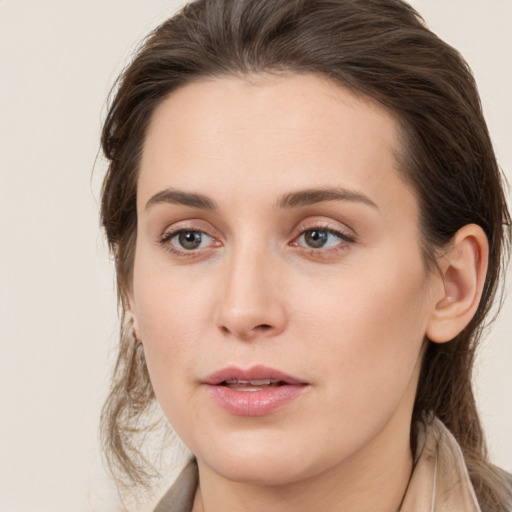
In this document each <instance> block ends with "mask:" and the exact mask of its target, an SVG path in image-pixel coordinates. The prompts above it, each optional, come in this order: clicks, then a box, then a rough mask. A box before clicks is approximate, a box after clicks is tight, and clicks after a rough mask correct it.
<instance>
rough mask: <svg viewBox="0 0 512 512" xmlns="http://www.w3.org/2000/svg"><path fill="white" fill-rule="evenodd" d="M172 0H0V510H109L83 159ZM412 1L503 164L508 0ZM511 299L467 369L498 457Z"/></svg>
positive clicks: (93, 232)
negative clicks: (448, 49) (476, 96)
mask: <svg viewBox="0 0 512 512" xmlns="http://www.w3.org/2000/svg"><path fill="white" fill-rule="evenodd" d="M180 4H181V2H177V1H170V0H168V1H165V0H104V1H99V0H96V1H88V2H85V1H78V0H75V1H73V0H60V1H59V0H32V1H30V0H0V205H1V215H0V315H1V322H0V347H1V351H0V403H1V409H0V512H46V511H48V512H68V511H73V512H85V511H100V512H101V511H113V510H120V508H119V507H118V505H117V499H116V497H115V494H114V492H113V491H112V489H111V488H110V486H109V484H108V479H107V477H106V476H105V474H104V472H103V470H102V467H101V463H100V455H99V447H98V436H97V429H98V415H99V409H100V405H101V402H102V399H103V397H104V395H105V393H106V388H107V383H108V374H109V369H110V365H111V363H112V351H113V347H114V344H115V341H116V331H117V318H116V306H115V297H114V291H113V274H112V266H111V263H110V261H109V258H108V255H107V252H106V249H105V244H104V242H103V238H102V234H101V233H100V232H99V229H98V215H97V212H98V190H99V185H100V181H101V176H102V174H103V170H104V163H103V162H102V161H101V159H99V160H98V162H97V164H96V166H95V173H94V175H92V170H93V167H94V164H95V157H96V153H97V150H98V138H99V129H100V123H101V119H102V118H103V115H104V113H105V108H104V100H105V97H106V95H107V91H108V90H109V86H110V84H111V83H112V82H113V80H114V78H115V76H116V74H117V73H118V72H119V71H120V70H121V68H122V66H123V63H126V61H127V59H128V57H129V55H130V52H131V50H133V48H134V47H135V45H136V42H137V41H139V40H140V38H141V37H142V36H143V35H144V34H145V33H146V32H147V31H148V30H149V29H150V28H152V27H154V26H155V25H156V24H157V23H158V22H159V21H161V20H163V19H164V18H165V17H167V16H168V15H169V14H170V13H171V12H172V11H173V10H175V9H176V7H177V6H178V5H180ZM413 5H415V6H416V7H417V8H418V9H419V10H420V12H421V13H423V15H424V17H425V18H426V20H427V21H428V22H429V24H430V26H431V27H432V28H433V29H434V30H435V31H437V32H438V33H439V34H440V35H441V36H442V37H444V38H445V39H447V40H448V41H449V42H450V43H452V44H453V45H454V46H456V47H457V48H459V49H460V50H461V51H462V53H463V54H464V55H465V57H466V58H467V59H468V61H469V62H470V64H471V66H472V67H473V69H474V72H475V74H476V77H477V81H478V82H479V84H480V90H481V94H482V97H483V105H484V110H485V112H486V114H487V119H488V122H489V125H490V130H491V132H492V135H493V139H494V142H495V145H496V150H497V153H498V156H499V158H500V161H501V165H502V167H503V168H504V169H505V171H506V172H507V174H508V175H509V177H510V176H512V144H511V137H512V124H511V118H512V94H511V91H512V63H511V56H510V48H511V47H512V34H511V30H510V26H511V22H512V1H510V0H486V1H485V2H484V1H482V0H415V1H414V2H413ZM509 288H510V287H509ZM511 308H512V306H511V302H510V301H509V302H507V303H506V304H505V307H504V310H503V312H502V316H501V320H500V321H499V322H498V324H497V325H496V327H495V329H494V331H493V333H492V335H491V336H490V337H489V339H488V342H487V344H486V345H485V347H484V348H483V350H482V351H481V353H480V357H479V361H478V378H477V381H476V385H477V390H478V398H479V405H480V409H481V411H482V414H483V419H484V423H485V426H486V429H487V432H488V437H489V444H490V448H491V453H492V455H493V458H494V459H495V461H496V462H497V463H498V464H500V465H501V466H503V467H504V468H506V469H508V470H509V471H511V470H512V435H510V432H512V410H511V407H510V404H511V398H512V374H511V372H510V367H511V363H512V343H511V342H510V337H511V334H512V321H511V318H512V315H511V312H512V310H511Z"/></svg>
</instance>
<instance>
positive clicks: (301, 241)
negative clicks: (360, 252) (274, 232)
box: [296, 228, 354, 249]
mask: <svg viewBox="0 0 512 512" xmlns="http://www.w3.org/2000/svg"><path fill="white" fill-rule="evenodd" d="M353 241H354V239H353V238H352V237H350V236H348V235H347V234H345V233H342V232H340V231H335V230H333V229H327V228H313V229H307V230H305V231H303V232H302V233H301V234H300V235H299V237H298V238H297V239H296V245H299V246H302V247H307V248H309V249H329V248H333V247H337V246H340V245H342V246H343V245H347V244H348V243H350V242H353Z"/></svg>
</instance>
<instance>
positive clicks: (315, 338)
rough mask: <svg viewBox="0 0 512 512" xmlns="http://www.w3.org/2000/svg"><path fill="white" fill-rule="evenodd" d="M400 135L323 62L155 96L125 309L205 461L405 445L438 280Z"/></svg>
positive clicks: (281, 458) (272, 467) (274, 466)
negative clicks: (323, 71) (325, 71)
mask: <svg viewBox="0 0 512 512" xmlns="http://www.w3.org/2000/svg"><path fill="white" fill-rule="evenodd" d="M399 151H400V145H399V141H398V135H397V124H396V123H395V121H394V119H393V118H392V117H391V116H390V115H389V114H388V113H387V112H386V111H385V110H384V109H383V108H381V107H380V106H378V105H376V104H375V103H373V102H371V101H370V100H365V99H364V98H361V97H356V96H354V95H353V94H352V93H351V92H349V91H348V90H346V89H343V88H341V87H339V86H336V85H333V84H331V83H329V82H327V81H325V80H323V79H321V78H319V77H316V76H313V75H301V76H292V75H290V76H282V77H279V78H277V77H268V76H253V77H250V79H240V78H219V79H215V80H211V81H202V82H197V83H194V84H191V85H188V86H186V87H184V88H182V89H180V90H178V91H176V92H174V93H173V94H172V95H170V96H169V97H168V98H167V99H166V100H165V101H164V102H163V103H162V104H161V105H160V106H159V107H158V108H157V109H156V111H155V113H154V116H153V119H152V122H151V124H150V126H149V129H148V132H147V139H146V142H145V146H144V150H143V154H142V160H141V167H140V178H139V183H138V231H137V245H136V255H135V267H134V278H133V289H132V291H131V309H132V311H133V314H134V318H135V326H136V331H137V335H138V336H139V337H140V339H141V340H142V342H143V345H144V351H145V355H146V360H147V365H148V369H149V373H150V376H151V380H152V383H153V387H154V390H155V393H156V396H157V398H158V401H159V403H160V404H161V406H162V408H163V410H164V412H165V414H166V415H167V417H168V419H169V421H170V422H171V424H172V425H173V426H174V428H175V430H176V431H177V433H178V435H179V436H180V437H181V438H182V439H183V441H184V442H185V443H186V444H187V445H188V447H189V448H190V449H191V450H192V452H193V453H194V454H195V455H196V457H197V458H198V461H199V464H200V468H201V467H204V468H208V469H209V470H210V471H213V472H214V473H215V474H216V475H220V476H222V477H226V478H229V479H232V480H240V481H247V482H257V483H286V482H293V481H299V480H301V479H304V478H308V477H312V476H315V475H319V474H321V473H322V472H324V471H327V470H331V469H333V468H342V467H344V466H345V467H346V468H348V467H349V466H350V464H352V466H351V467H352V468H354V467H359V469H361V470H363V469H362V468H364V467H365V463H364V461H365V460H369V459H368V458H371V457H376V456H379V457H382V456H385V457H391V458H392V457H393V454H394V453H396V450H397V449H398V450H400V449H403V447H404V446H407V445H408V435H409V427H410V416H411V411H412V406H413V402H414V391H415V387H416V383H417V378H418V368H419V360H420V358H421V354H422V347H423V342H424V337H425V331H426V329H427V326H428V323H429V319H430V316H431V313H432V310H433V308H434V307H435V298H434V295H435V294H434V293H433V290H434V289H435V288H434V287H435V286H437V285H436V283H438V281H439V278H438V277H436V276H435V275H433V274H432V275H431V274H429V273H427V272H426V270H425V267H424V264H423V261H422V257H421V253H420V242H419V232H418V205H417V202H416V199H415V196H414V194H413V192H412V191H411V189H410V187H409V186H408V185H407V184H406V183H405V182H404V181H403V179H402V178H401V176H400V173H399V171H398V169H397V160H396V154H397V153H398V152H399ZM407 449H408V448H407ZM356 461H357V463H356ZM354 464H355V465H354ZM358 464H359V466H358Z"/></svg>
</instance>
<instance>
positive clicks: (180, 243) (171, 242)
mask: <svg viewBox="0 0 512 512" xmlns="http://www.w3.org/2000/svg"><path fill="white" fill-rule="evenodd" d="M214 241H215V240H214V238H213V237H211V236H210V235H207V234H206V233H204V232H203V231H198V230H193V229H180V230H179V231H174V232H172V233H169V234H167V235H165V236H164V238H163V239H162V241H161V242H162V244H166V245H168V246H170V248H172V249H173V250H177V251H195V250H197V249H204V248H206V247H209V246H211V245H212V244H213V243H214Z"/></svg>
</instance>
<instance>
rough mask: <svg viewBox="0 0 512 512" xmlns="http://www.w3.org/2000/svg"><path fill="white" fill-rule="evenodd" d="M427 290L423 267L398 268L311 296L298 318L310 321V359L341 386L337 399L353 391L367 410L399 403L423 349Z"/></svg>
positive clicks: (307, 337) (305, 328) (305, 326)
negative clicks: (384, 401) (391, 401)
mask: <svg viewBox="0 0 512 512" xmlns="http://www.w3.org/2000/svg"><path fill="white" fill-rule="evenodd" d="M358 276H363V274H361V273H359V275H358ZM338 282H339V281H338ZM427 290H428V280H427V278H426V277H425V275H424V272H423V269H422V267H419V268H417V269H411V270H410V271H409V272H404V271H403V270H401V269H400V268H399V267H396V268H395V269H393V268H390V269H389V271H388V272H386V273H384V274H383V273H380V272H374V273H372V272H370V271H369V270H367V271H366V273H365V275H364V277H357V278H349V277H346V278H345V280H344V282H343V285H342V286H341V285H332V284H331V285H329V286H327V287H323V288H322V289H318V290H317V292H316V293H313V294H310V295H309V296H307V299H306V300H304V302H303V303H302V304H301V313H298V312H297V314H298V315H299V316H301V317H302V318H303V319H304V323H303V324H302V326H301V328H302V333H303V334H302V336H303V339H304V340H305V341H306V343H307V344H308V347H309V353H308V354H307V356H308V357H309V358H310V359H311V361H312V362H313V364H314V366H317V367H320V368H324V369H325V375H326V378H327V376H328V375H329V377H330V378H331V379H332V381H334V382H336V385H335V386H333V388H332V392H333V393H335V392H336V389H338V390H340V389H341V390H344V391H347V392H348V395H347V396H348V397H350V396H353V397H354V403H356V402H358V401H359V404H360V405H361V407H366V406H365V403H366V404H375V403H379V401H380V400H382V399H386V397H391V398H392V399H393V396H394V397H395V398H397V397H399V395H400V393H401V392H403V390H404V389H405V388H406V387H407V385H408V382H409V380H410V378H411V376H412V373H413V371H414V369H415V365H416V362H417V360H418V356H419V354H420V351H421V347H422V344H423V340H424V335H425V331H426V325H427V319H428V303H427V301H426V300H425V295H426V291H427ZM298 295H299V296H302V297H304V296H305V295H303V294H298ZM391 389H394V390H395V394H394V395H393V394H392V393H391ZM400 390H402V391H400ZM361 394H365V395H366V401H363V400H360V398H361ZM357 397H359V398H357ZM388 399H389V398H388Z"/></svg>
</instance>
